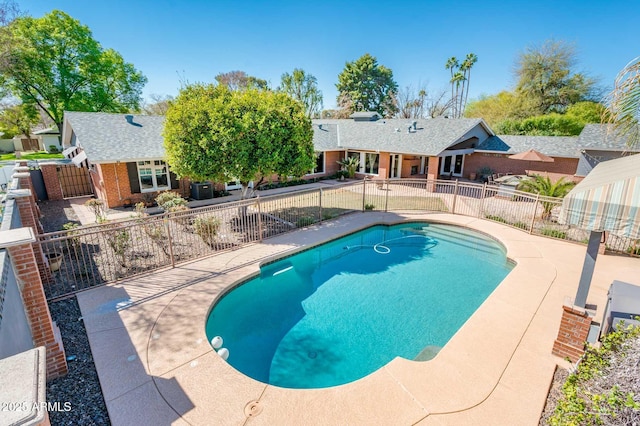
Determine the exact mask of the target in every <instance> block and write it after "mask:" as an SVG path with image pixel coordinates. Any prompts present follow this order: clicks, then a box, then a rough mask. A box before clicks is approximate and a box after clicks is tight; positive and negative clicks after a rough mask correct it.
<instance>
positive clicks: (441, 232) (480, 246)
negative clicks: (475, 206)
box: [421, 226, 502, 254]
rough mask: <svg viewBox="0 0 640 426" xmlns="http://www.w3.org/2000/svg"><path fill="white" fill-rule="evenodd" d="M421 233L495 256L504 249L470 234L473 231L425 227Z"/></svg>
mask: <svg viewBox="0 0 640 426" xmlns="http://www.w3.org/2000/svg"><path fill="white" fill-rule="evenodd" d="M421 232H423V233H424V235H426V236H428V237H431V238H435V239H436V240H438V241H443V242H448V243H451V244H456V245H459V246H463V247H468V248H471V249H473V250H476V251H481V252H485V253H494V254H495V253H501V252H502V249H501V248H500V247H499V246H495V245H494V244H492V242H491V241H487V240H486V239H484V238H482V237H477V236H475V235H474V234H472V233H470V232H472V231H467V232H464V231H458V230H456V229H451V228H442V227H434V226H425V227H423V228H422V230H421Z"/></svg>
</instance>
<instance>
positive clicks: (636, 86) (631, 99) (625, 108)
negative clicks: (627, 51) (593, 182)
mask: <svg viewBox="0 0 640 426" xmlns="http://www.w3.org/2000/svg"><path fill="white" fill-rule="evenodd" d="M608 100H609V109H608V111H607V112H606V115H608V117H605V119H606V121H610V122H612V123H613V126H614V129H615V130H616V132H617V133H618V134H619V135H621V136H626V137H627V145H628V146H629V148H634V147H636V146H638V145H639V144H640V128H639V127H638V119H640V57H637V58H635V59H634V60H632V61H631V62H629V63H628V64H627V65H626V66H625V67H624V68H623V69H622V71H620V72H619V73H618V76H617V77H616V81H615V86H614V89H613V91H612V92H611V94H610V95H609V99H608Z"/></svg>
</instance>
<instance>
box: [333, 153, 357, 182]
mask: <svg viewBox="0 0 640 426" xmlns="http://www.w3.org/2000/svg"><path fill="white" fill-rule="evenodd" d="M337 163H338V164H340V165H341V166H342V169H343V170H345V171H346V172H347V174H348V175H349V178H353V177H354V176H355V175H356V170H358V168H359V167H360V159H359V158H358V157H347V158H343V159H342V160H340V161H338V162H337Z"/></svg>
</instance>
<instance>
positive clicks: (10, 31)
mask: <svg viewBox="0 0 640 426" xmlns="http://www.w3.org/2000/svg"><path fill="white" fill-rule="evenodd" d="M5 29H6V31H2V32H1V33H0V49H4V50H3V51H2V53H1V54H0V55H1V56H2V57H4V58H6V60H3V61H1V62H0V84H1V85H2V86H6V87H8V88H9V89H10V91H11V93H12V94H13V95H14V96H15V97H17V98H20V99H22V101H23V102H24V103H27V104H35V105H37V106H38V107H39V108H40V109H41V110H42V111H44V112H45V113H46V115H47V116H49V117H50V118H51V120H52V121H53V122H54V123H55V124H56V125H57V126H58V128H62V119H63V113H64V111H106V112H127V111H130V110H137V109H138V108H139V106H140V94H141V92H142V87H143V86H144V84H145V83H146V81H147V79H146V78H145V77H144V76H143V75H142V74H141V73H140V72H139V71H138V70H136V69H135V68H134V66H133V65H132V64H130V63H127V62H125V61H124V59H123V58H122V56H121V55H120V54H119V53H118V52H116V51H115V50H113V49H104V48H103V47H102V46H101V45H100V43H98V42H97V41H96V40H95V39H94V38H93V37H92V35H91V31H90V30H89V28H88V27H87V26H85V25H82V24H81V23H80V22H79V21H77V20H75V19H73V18H72V17H70V16H69V15H67V14H66V13H64V12H61V11H59V10H54V11H53V12H51V13H49V14H47V15H45V16H43V17H42V18H32V17H19V18H17V19H15V20H13V22H11V23H10V24H9V25H8V26H7V27H6V28H5ZM7 46H10V50H7Z"/></svg>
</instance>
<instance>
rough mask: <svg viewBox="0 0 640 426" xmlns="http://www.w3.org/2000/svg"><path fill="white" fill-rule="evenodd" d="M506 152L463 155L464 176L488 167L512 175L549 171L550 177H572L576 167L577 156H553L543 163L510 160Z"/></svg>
mask: <svg viewBox="0 0 640 426" xmlns="http://www.w3.org/2000/svg"><path fill="white" fill-rule="evenodd" d="M508 157H509V156H508V155H506V154H490V153H483V152H474V153H473V154H471V155H467V156H465V159H464V177H466V178H468V177H469V173H476V172H477V171H478V169H480V168H482V167H485V166H486V167H490V168H491V169H492V170H493V171H494V172H495V173H511V174H514V175H524V174H527V171H529V173H531V174H542V175H544V174H545V173H549V175H550V177H555V178H559V177H560V176H567V177H570V178H572V177H573V175H574V174H575V173H576V170H577V169H578V159H577V158H560V157H558V158H554V160H555V161H554V162H553V163H543V162H541V161H522V160H512V159H510V158H508Z"/></svg>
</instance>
